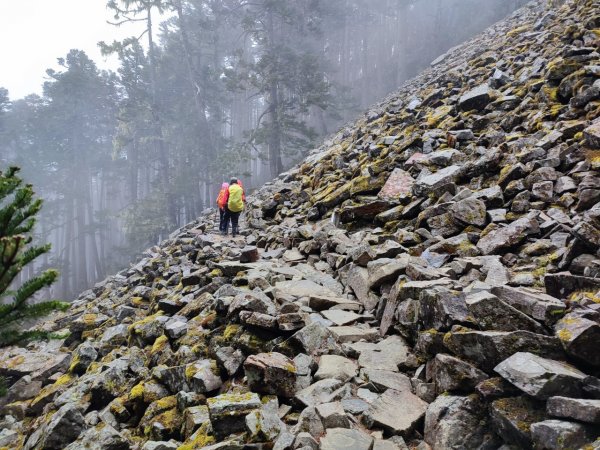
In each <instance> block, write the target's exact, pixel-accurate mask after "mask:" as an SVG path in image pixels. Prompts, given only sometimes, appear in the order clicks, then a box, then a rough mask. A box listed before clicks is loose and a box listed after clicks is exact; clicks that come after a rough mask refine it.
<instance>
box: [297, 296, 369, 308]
mask: <svg viewBox="0 0 600 450" xmlns="http://www.w3.org/2000/svg"><path fill="white" fill-rule="evenodd" d="M308 306H309V307H311V308H312V309H314V310H316V311H323V310H326V309H342V310H346V311H360V309H361V308H362V305H361V304H360V303H359V302H357V301H354V300H349V299H347V298H341V297H327V296H315V295H311V296H310V297H309V299H308Z"/></svg>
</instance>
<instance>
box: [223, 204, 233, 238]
mask: <svg viewBox="0 0 600 450" xmlns="http://www.w3.org/2000/svg"><path fill="white" fill-rule="evenodd" d="M230 218H231V211H229V209H228V208H227V206H226V207H225V221H224V223H223V229H222V230H221V233H223V234H227V229H228V228H229V219H230Z"/></svg>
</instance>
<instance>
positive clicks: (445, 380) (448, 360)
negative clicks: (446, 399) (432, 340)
mask: <svg viewBox="0 0 600 450" xmlns="http://www.w3.org/2000/svg"><path fill="white" fill-rule="evenodd" d="M433 368H434V369H433V379H434V381H435V385H436V389H437V392H438V394H441V393H443V392H446V391H450V392H466V393H468V392H472V391H473V390H474V389H475V386H477V384H479V383H480V382H481V381H483V380H485V379H487V378H488V376H487V374H486V373H485V372H483V371H481V370H479V369H478V368H477V367H474V366H472V365H471V364H469V363H467V362H465V361H461V360H460V359H458V358H454V357H453V356H450V355H444V354H438V355H436V356H435V359H434V360H433Z"/></svg>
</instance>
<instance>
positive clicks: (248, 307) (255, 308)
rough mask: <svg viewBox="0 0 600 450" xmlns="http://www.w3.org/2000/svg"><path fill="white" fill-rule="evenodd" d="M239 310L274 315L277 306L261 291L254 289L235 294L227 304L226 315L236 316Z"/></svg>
mask: <svg viewBox="0 0 600 450" xmlns="http://www.w3.org/2000/svg"><path fill="white" fill-rule="evenodd" d="M241 311H251V312H256V313H260V314H268V315H270V316H274V315H276V314H277V306H276V305H275V303H273V300H271V299H270V298H269V297H267V296H266V295H265V294H264V293H263V292H262V291H260V290H258V289H255V290H254V291H252V292H246V293H240V294H237V295H236V296H235V298H234V300H233V302H231V304H230V305H229V310H228V312H227V315H228V316H230V317H232V316H237V315H239V313H240V312H241Z"/></svg>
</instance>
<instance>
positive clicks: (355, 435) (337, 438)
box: [321, 428, 373, 450]
mask: <svg viewBox="0 0 600 450" xmlns="http://www.w3.org/2000/svg"><path fill="white" fill-rule="evenodd" d="M372 446H373V437H372V436H370V435H368V434H367V433H365V432H363V431H360V430H349V429H346V428H330V429H328V430H327V431H326V433H325V436H323V437H322V438H321V450H340V449H342V448H344V449H352V450H371V448H372Z"/></svg>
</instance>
